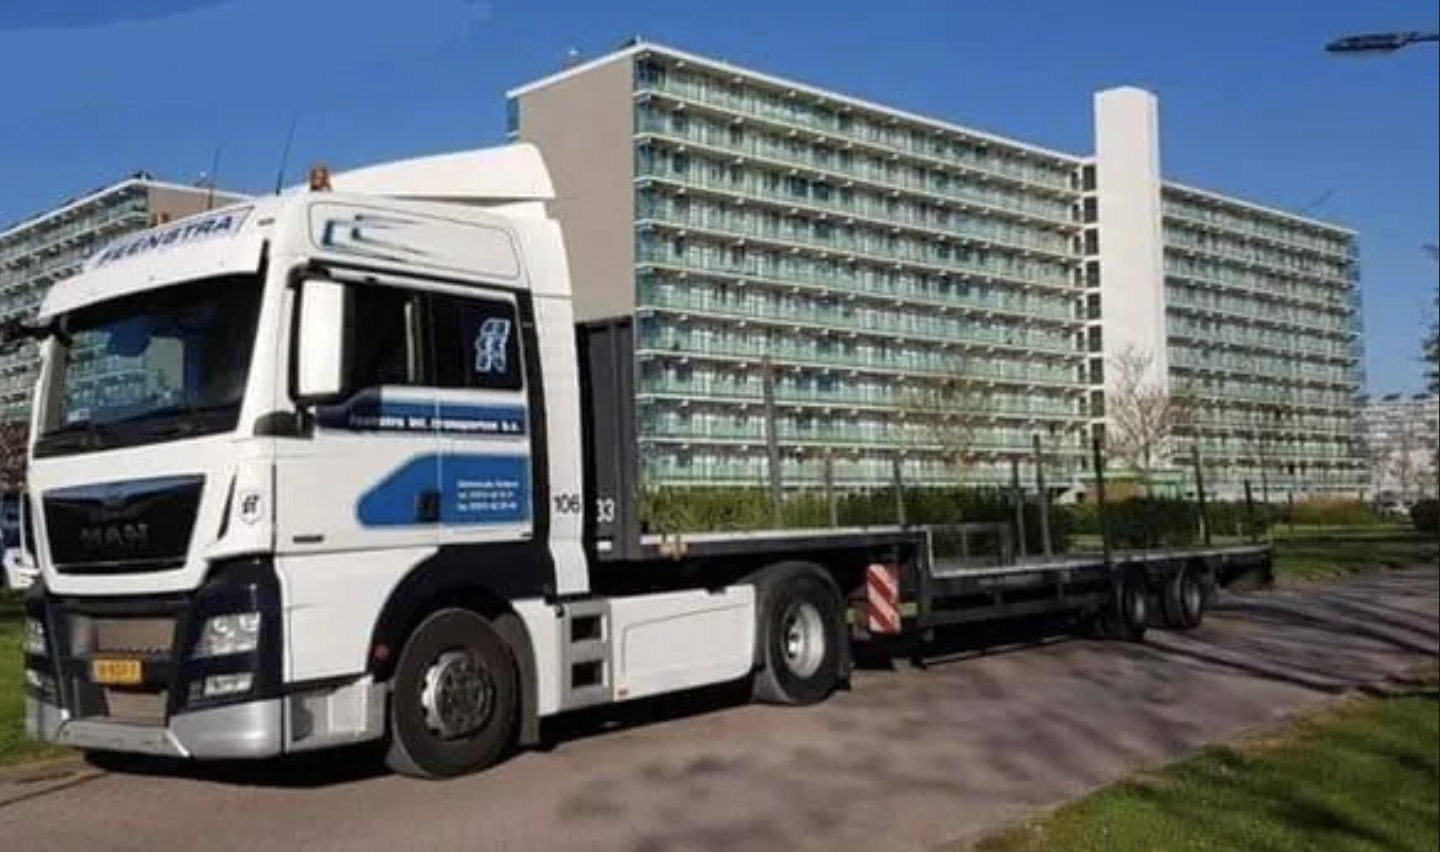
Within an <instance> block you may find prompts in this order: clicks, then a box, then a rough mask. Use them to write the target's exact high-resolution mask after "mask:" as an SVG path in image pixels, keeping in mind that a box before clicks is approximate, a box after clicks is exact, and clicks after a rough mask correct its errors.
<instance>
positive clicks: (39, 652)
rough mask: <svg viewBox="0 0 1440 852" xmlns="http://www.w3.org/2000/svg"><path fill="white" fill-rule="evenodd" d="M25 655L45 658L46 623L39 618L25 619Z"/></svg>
mask: <svg viewBox="0 0 1440 852" xmlns="http://www.w3.org/2000/svg"><path fill="white" fill-rule="evenodd" d="M23 647H24V649H25V653H27V654H34V655H35V656H37V657H43V656H44V655H45V653H46V651H45V622H43V621H41V620H40V619H38V618H27V619H25V643H24V646H23Z"/></svg>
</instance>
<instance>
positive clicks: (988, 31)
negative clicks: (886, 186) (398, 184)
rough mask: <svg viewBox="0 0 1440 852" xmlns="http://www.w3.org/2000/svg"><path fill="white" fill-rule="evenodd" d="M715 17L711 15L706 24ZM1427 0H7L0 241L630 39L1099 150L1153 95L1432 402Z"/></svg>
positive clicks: (398, 137)
mask: <svg viewBox="0 0 1440 852" xmlns="http://www.w3.org/2000/svg"><path fill="white" fill-rule="evenodd" d="M712 9H713V10H715V11H710V10H712ZM1436 24H1437V21H1436V7H1435V5H1434V3H1433V2H1431V3H1428V4H1427V3H1423V2H1419V0H1312V2H1303V0H1266V2H1256V0H1250V1H1249V2H1240V0H1209V2H1205V3H1180V2H1174V0H1171V2H1157V1H1156V0H1112V2H1091V3H1077V2H1074V1H1073V0H1009V2H1003V0H950V2H940V1H939V0H936V1H935V2H928V3H926V2H916V0H886V2H882V3H876V2H859V0H832V2H830V3H827V4H824V5H821V4H786V3H782V2H777V0H727V2H725V3H723V4H709V3H704V4H702V3H685V2H680V0H644V1H643V2H619V0H611V2H604V3H596V2H583V0H529V2H523V3H518V2H509V0H407V2H404V3H400V2H393V0H229V2H215V0H66V2H55V0H0V80H4V81H5V82H6V85H5V90H6V95H5V101H4V109H3V110H0V223H9V222H11V221H13V220H15V219H18V218H21V217H23V216H26V215H29V214H31V213H34V212H37V211H40V210H43V209H46V208H47V207H49V206H51V205H53V204H54V203H56V202H58V201H60V200H62V199H64V198H67V197H69V196H72V195H75V194H78V193H81V192H85V191H87V190H90V189H93V188H95V187H98V186H100V185H103V184H105V183H108V182H110V181H112V180H115V179H117V178H119V177H120V176H122V175H124V174H127V173H129V172H132V171H134V170H136V169H141V168H143V169H148V170H150V171H152V172H155V173H157V174H158V175H160V176H162V177H166V178H170V179H175V180H181V181H189V180H193V179H195V178H196V177H198V176H199V175H201V174H202V173H204V172H207V171H209V170H210V169H211V166H212V163H213V162H215V160H216V156H217V151H218V156H219V164H220V167H219V180H220V183H221V184H223V185H225V186H227V187H233V188H237V189H243V190H249V191H263V190H265V189H267V188H268V187H270V186H271V185H273V183H274V181H275V174H276V171H277V167H278V163H279V159H280V152H281V150H282V148H283V146H284V140H285V136H286V130H287V128H288V127H289V126H290V123H291V121H292V117H293V118H294V121H295V128H296V132H295V139H294V146H293V151H292V154H291V174H292V179H293V176H294V175H295V174H297V173H299V172H301V171H303V168H304V166H305V165H307V164H309V163H310V162H313V161H316V160H324V161H325V162H326V163H328V164H330V165H331V166H332V167H335V168H343V167H344V166H347V165H352V164H359V163H364V162H370V161H375V160H380V159H386V158H391V157H396V156H408V155H414V154H421V153H429V152H435V151H441V150H450V149H456V148H462V147H469V146H475V145H483V144H490V143H494V142H497V141H499V140H501V139H502V138H503V132H504V115H505V111H504V104H503V94H504V91H505V90H506V89H507V88H510V87H512V86H515V85H517V84H520V83H523V82H525V81H527V80H530V79H533V78H535V77H537V76H540V75H543V74H546V73H549V72H550V71H553V70H555V69H556V68H558V67H559V66H560V63H561V62H562V61H563V58H564V55H565V52H566V50H567V49H569V48H572V47H573V48H575V49H578V50H579V51H580V52H581V53H582V55H584V56H594V55H597V54H599V53H603V52H605V51H607V50H608V49H610V48H612V47H614V46H615V45H617V44H619V43H620V42H621V41H623V40H625V39H627V38H629V37H631V36H634V35H643V36H645V37H647V38H650V39H652V40H655V41H660V42H663V43H666V44H670V45H673V46H675V47H680V48H683V49H687V50H691V51H694V52H697V53H703V54H707V55H713V56H718V57H720V58H724V59H728V60H731V61H735V62H739V63H742V64H747V65H753V66H754V67H757V68H759V69H762V70H766V71H769V72H771V73H775V74H780V75H784V76H790V77H794V78H797V79H800V80H803V81H805V82H809V83H813V84H815V85H819V86H823V87H826V88H831V89H835V90H838V91H842V92H845V93H848V94H853V95H857V96H860V97H866V98H871V99H874V100H879V101H882V102H885V103H889V104H894V105H897V106H901V107H904V108H907V109H910V110H913V111H917V112H922V113H927V114H933V115H935V116H937V117H940V118H944V119H948V120H952V121H957V122H960V123H962V124H967V125H970V126H974V127H977V128H981V129H985V130H990V131H993V132H999V133H1003V134H1006V135H1010V136H1014V137H1018V138H1020V139H1024V140H1027V141H1031V142H1034V143H1037V144H1041V145H1045V146H1049V147H1055V148H1061V149H1065V150H1071V151H1076V152H1085V151H1088V150H1090V147H1091V122H1090V97H1091V94H1092V93H1093V92H1094V91H1095V90H1097V89H1100V88H1105V87H1108V86H1113V85H1119V84H1134V85H1139V86H1144V87H1146V88H1149V89H1151V90H1152V91H1154V92H1156V93H1157V94H1158V95H1159V97H1160V103H1161V124H1162V132H1163V134H1164V136H1163V139H1164V146H1163V150H1162V156H1163V163H1164V168H1165V171H1166V173H1167V176H1168V177H1170V178H1173V179H1176V180H1180V181H1183V182H1186V183H1192V184H1196V185H1199V186H1203V187H1205V188H1208V189H1213V190H1217V191H1221V192H1227V193H1233V194H1237V195H1241V196H1244V197H1246V198H1250V199H1252V200H1256V201H1259V202H1262V203H1268V204H1273V205H1278V206H1282V207H1286V208H1289V209H1309V210H1310V212H1311V213H1313V214H1314V215H1317V216H1321V217H1325V218H1330V219H1333V220H1335V221H1338V222H1340V223H1342V224H1345V225H1347V226H1349V227H1353V228H1356V229H1358V230H1359V231H1360V232H1361V239H1362V259H1363V268H1364V273H1363V278H1364V295H1365V312H1366V313H1365V321H1366V338H1367V352H1368V354H1367V368H1368V373H1369V387H1370V390H1371V391H1372V392H1376V393H1384V392H1389V391H1411V390H1417V389H1419V387H1420V385H1421V379H1420V372H1421V371H1420V366H1419V364H1418V363H1417V360H1416V357H1417V356H1416V353H1417V351H1418V349H1419V340H1420V337H1421V332H1422V326H1423V325H1424V323H1425V322H1426V321H1427V317H1428V318H1429V319H1433V318H1434V308H1433V302H1432V301H1431V300H1432V299H1433V297H1434V293H1435V285H1436V269H1437V268H1436V265H1435V263H1434V262H1432V261H1431V260H1430V259H1429V258H1428V257H1427V256H1426V255H1425V253H1424V252H1423V250H1422V248H1421V246H1422V245H1423V244H1425V243H1433V242H1436V240H1437V191H1436V187H1437V185H1440V175H1437V160H1440V157H1437V153H1436V152H1437V150H1440V139H1437V135H1440V134H1437V103H1440V96H1437V91H1436V89H1437V73H1436V72H1437V55H1436V54H1437V51H1436V48H1435V46H1434V45H1420V46H1416V47H1413V48H1411V49H1409V50H1408V51H1405V52H1402V53H1399V54H1395V55H1392V56H1388V57H1380V58H1369V59H1339V58H1335V57H1332V56H1329V55H1327V54H1325V53H1324V52H1323V51H1322V50H1321V47H1322V45H1323V44H1324V43H1325V42H1326V41H1328V40H1329V39H1330V38H1332V37H1334V36H1336V35H1339V34H1344V33H1350V32H1356V31H1370V30H1389V29H1433V28H1434V27H1435V26H1436Z"/></svg>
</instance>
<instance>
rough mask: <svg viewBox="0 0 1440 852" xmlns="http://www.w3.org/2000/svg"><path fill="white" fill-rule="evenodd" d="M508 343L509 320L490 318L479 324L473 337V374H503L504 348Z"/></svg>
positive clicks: (504, 365)
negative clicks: (477, 330) (478, 328)
mask: <svg viewBox="0 0 1440 852" xmlns="http://www.w3.org/2000/svg"><path fill="white" fill-rule="evenodd" d="M509 342H510V320H508V319H500V318H495V317H492V318H491V319H487V320H485V321H484V322H482V323H480V331H479V333H478V334H476V335H475V372H477V373H480V374H482V375H489V374H493V373H504V372H505V367H506V364H505V347H506V344H508V343H509Z"/></svg>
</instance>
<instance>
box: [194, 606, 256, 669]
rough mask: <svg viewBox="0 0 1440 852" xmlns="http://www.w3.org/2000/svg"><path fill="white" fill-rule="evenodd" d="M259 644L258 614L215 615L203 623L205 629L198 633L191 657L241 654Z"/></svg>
mask: <svg viewBox="0 0 1440 852" xmlns="http://www.w3.org/2000/svg"><path fill="white" fill-rule="evenodd" d="M259 644H260V613H258V612H237V613H232V614H230V615H217V616H215V617H213V618H211V619H210V620H209V621H206V622H205V629H204V630H201V631H200V640H199V641H198V642H196V643H195V653H194V654H192V655H191V656H193V657H196V658H199V657H223V656H225V655H226V654H243V653H245V652H247V651H253V650H255V648H256V647H257V646H258V645H259Z"/></svg>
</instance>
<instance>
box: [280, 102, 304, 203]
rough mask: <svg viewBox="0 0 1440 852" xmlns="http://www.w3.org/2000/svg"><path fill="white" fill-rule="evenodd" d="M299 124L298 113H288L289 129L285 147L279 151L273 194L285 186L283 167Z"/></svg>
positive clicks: (288, 159)
mask: <svg viewBox="0 0 1440 852" xmlns="http://www.w3.org/2000/svg"><path fill="white" fill-rule="evenodd" d="M299 123H300V113H298V112H292V113H290V129H289V130H287V131H286V132H285V147H284V148H283V149H282V150H281V151H280V168H279V170H278V171H276V173H275V194H276V195H279V194H280V190H281V189H282V188H284V186H285V167H286V165H288V164H289V162H290V145H291V144H292V143H293V142H294V141H295V125H296V124H299Z"/></svg>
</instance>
